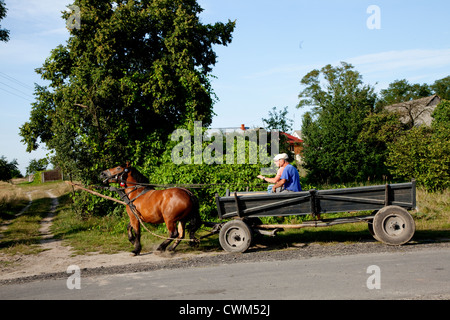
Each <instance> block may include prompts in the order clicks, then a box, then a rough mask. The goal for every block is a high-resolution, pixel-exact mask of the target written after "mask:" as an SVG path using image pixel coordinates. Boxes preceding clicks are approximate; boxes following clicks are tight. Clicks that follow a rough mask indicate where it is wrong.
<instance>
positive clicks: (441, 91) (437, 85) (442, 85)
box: [431, 76, 450, 100]
mask: <svg viewBox="0 0 450 320" xmlns="http://www.w3.org/2000/svg"><path fill="white" fill-rule="evenodd" d="M431 89H433V91H434V92H435V93H436V94H437V95H438V96H439V97H440V98H441V99H445V100H450V76H448V77H445V78H443V79H440V80H436V81H435V82H434V84H432V85H431Z"/></svg>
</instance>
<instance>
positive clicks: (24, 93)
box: [0, 81, 33, 98]
mask: <svg viewBox="0 0 450 320" xmlns="http://www.w3.org/2000/svg"><path fill="white" fill-rule="evenodd" d="M0 84H2V85H4V86H7V87H8V88H11V89H13V90H15V91H17V92H19V93H21V94H23V95H24V96H26V97H29V98H33V97H32V96H30V95H29V94H28V93H26V92H23V91H21V90H19V89H16V88H14V87H12V86H10V85H8V84H6V83H4V82H1V81H0Z"/></svg>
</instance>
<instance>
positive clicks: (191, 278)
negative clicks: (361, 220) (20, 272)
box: [0, 248, 450, 300]
mask: <svg viewBox="0 0 450 320" xmlns="http://www.w3.org/2000/svg"><path fill="white" fill-rule="evenodd" d="M80 273H81V274H80V277H79V279H76V273H75V272H74V273H73V274H68V279H59V280H43V281H38V282H30V283H23V284H14V285H2V286H1V287H0V299H87V300H92V299H133V300H134V299H166V300H179V299H183V300H184V299H189V300H222V299H233V300H234V299H238V300H239V299H246V300H253V299H257V300H259V299H269V300H272V299H275V300H279V299H282V300H283V299H321V300H322V299H450V250H449V249H448V248H442V249H434V250H430V251H426V250H421V251H416V252H405V253H371V254H356V255H346V256H328V257H316V258H309V259H295V260H287V261H268V262H246V263H236V264H227V265H214V266H208V267H194V268H187V269H172V270H156V271H151V272H140V273H132V274H115V275H101V276H95V277H83V274H82V271H80ZM69 277H71V278H69ZM68 283H69V286H71V287H75V288H73V289H68ZM78 286H79V288H80V289H77V287H78ZM369 287H370V288H372V289H370V288H369Z"/></svg>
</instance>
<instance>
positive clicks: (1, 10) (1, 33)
mask: <svg viewBox="0 0 450 320" xmlns="http://www.w3.org/2000/svg"><path fill="white" fill-rule="evenodd" d="M7 11H8V9H7V8H6V5H5V1H3V0H0V21H1V20H2V19H3V18H5V17H6V12H7ZM8 40H9V30H6V29H2V28H0V41H4V42H8Z"/></svg>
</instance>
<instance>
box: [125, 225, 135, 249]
mask: <svg viewBox="0 0 450 320" xmlns="http://www.w3.org/2000/svg"><path fill="white" fill-rule="evenodd" d="M127 231H128V241H130V242H131V243H133V244H134V240H135V239H136V237H135V235H134V233H133V227H132V226H131V223H129V224H128V226H127Z"/></svg>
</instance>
